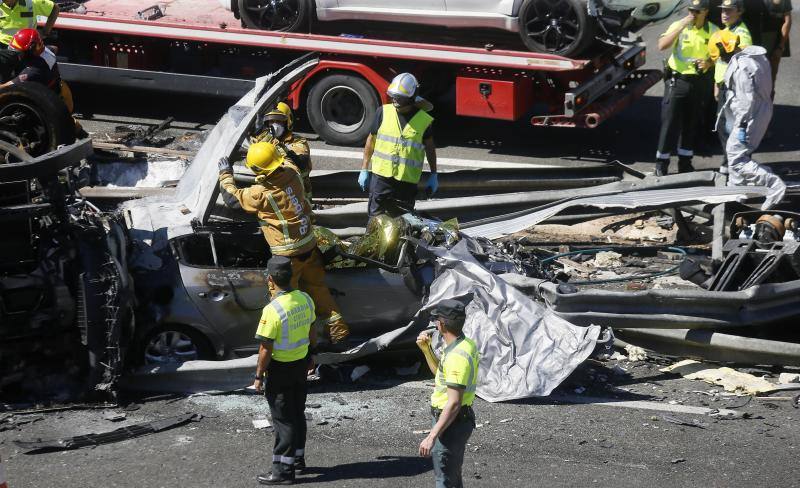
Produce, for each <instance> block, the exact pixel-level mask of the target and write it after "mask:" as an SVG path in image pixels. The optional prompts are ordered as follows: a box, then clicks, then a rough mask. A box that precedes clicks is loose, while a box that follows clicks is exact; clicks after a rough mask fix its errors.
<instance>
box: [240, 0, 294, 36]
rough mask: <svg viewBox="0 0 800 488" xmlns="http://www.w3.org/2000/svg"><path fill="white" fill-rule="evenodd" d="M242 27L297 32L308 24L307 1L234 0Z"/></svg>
mask: <svg viewBox="0 0 800 488" xmlns="http://www.w3.org/2000/svg"><path fill="white" fill-rule="evenodd" d="M236 2H237V6H238V8H239V16H240V17H241V19H242V26H243V27H246V28H248V29H259V30H268V31H278V32H298V31H300V30H302V29H303V28H304V27H305V26H306V25H307V22H308V12H309V10H310V7H309V3H310V2H309V0H236Z"/></svg>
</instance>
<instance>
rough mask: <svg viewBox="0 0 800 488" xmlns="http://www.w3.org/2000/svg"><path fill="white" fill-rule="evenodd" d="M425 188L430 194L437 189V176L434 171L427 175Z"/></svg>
mask: <svg viewBox="0 0 800 488" xmlns="http://www.w3.org/2000/svg"><path fill="white" fill-rule="evenodd" d="M425 188H427V189H428V191H430V192H431V195H433V194H434V193H436V192H437V191H438V190H439V176H438V175H437V174H436V173H435V172H434V173H431V175H430V176H428V184H427V185H425Z"/></svg>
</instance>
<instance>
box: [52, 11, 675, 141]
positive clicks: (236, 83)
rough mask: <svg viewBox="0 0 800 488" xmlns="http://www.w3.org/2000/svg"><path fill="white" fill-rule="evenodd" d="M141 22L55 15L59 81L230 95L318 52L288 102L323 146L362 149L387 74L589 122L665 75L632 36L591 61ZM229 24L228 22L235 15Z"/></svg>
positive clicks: (538, 115) (466, 103) (432, 89)
mask: <svg viewBox="0 0 800 488" xmlns="http://www.w3.org/2000/svg"><path fill="white" fill-rule="evenodd" d="M92 1H93V2H94V1H97V0H92ZM121 3H124V2H121ZM128 3H131V2H130V1H128ZM198 3H202V2H198ZM88 4H89V5H91V2H89V3H88ZM139 17H140V18H138V19H137V18H125V16H124V15H120V16H119V17H115V16H114V14H113V12H112V13H109V12H107V11H105V12H103V15H96V14H93V13H92V11H88V12H87V13H85V14H76V13H62V14H61V16H60V17H59V19H58V22H57V23H56V33H57V36H58V44H59V49H60V51H59V58H60V63H59V64H60V67H61V73H62V76H63V77H64V79H66V80H67V81H69V82H77V83H88V84H101V85H112V86H125V87H134V88H137V89H153V90H162V91H170V92H175V93H193V94H199V95H209V96H231V97H237V96H241V95H242V94H243V93H244V92H246V91H247V90H249V89H250V88H251V87H252V86H253V79H254V78H255V77H257V76H261V75H263V74H265V73H268V72H271V71H273V70H274V69H276V68H277V67H279V66H280V65H282V64H285V63H286V62H288V61H291V60H292V59H294V58H296V57H299V56H301V55H303V54H305V53H308V52H316V53H318V55H319V56H320V59H321V62H320V63H319V66H317V67H316V68H315V69H314V70H313V71H312V72H310V73H309V74H308V75H307V76H306V77H305V78H304V79H302V80H301V81H299V82H297V83H296V84H295V85H294V86H293V87H292V90H291V93H290V96H289V101H290V103H291V105H292V106H293V107H294V109H295V110H304V111H305V112H306V114H307V116H308V121H309V123H310V125H311V126H312V128H313V129H314V130H315V131H316V132H317V133H318V134H319V135H320V137H321V138H322V139H324V140H325V141H326V142H328V143H331V144H342V145H354V144H360V143H361V142H362V141H363V140H364V139H365V138H366V135H367V133H368V131H369V125H370V121H371V120H372V114H374V112H375V110H377V109H378V107H379V106H380V104H382V103H385V102H386V101H387V99H386V95H385V92H386V88H387V86H388V84H389V81H390V80H391V79H392V77H393V76H394V75H395V74H397V73H399V72H402V71H411V72H413V73H415V74H416V75H417V77H418V78H419V79H420V80H421V81H422V85H423V88H424V89H425V90H427V92H425V93H423V95H426V96H429V97H432V98H436V97H438V96H441V95H445V94H448V93H450V94H451V97H452V93H453V92H454V95H455V96H454V98H455V102H454V105H455V113H456V115H460V116H467V117H479V118H487V119H499V120H508V121H517V120H520V119H523V118H529V120H530V123H531V124H532V125H536V126H541V125H554V126H566V127H589V128H592V127H596V126H597V125H599V124H600V123H601V122H603V121H604V120H606V119H608V118H609V117H611V116H612V115H614V114H615V113H617V112H619V111H621V110H622V109H624V108H625V107H627V106H628V105H629V104H630V103H632V102H633V101H635V100H636V99H638V98H640V97H641V96H642V95H644V93H645V92H646V91H647V90H648V89H649V88H650V87H651V86H653V85H654V84H655V83H657V82H658V80H659V79H660V78H661V72H660V71H658V70H640V69H639V68H640V67H641V66H642V65H643V64H644V62H645V48H644V45H643V43H641V42H639V41H637V42H631V43H630V44H629V45H627V46H615V47H611V46H609V47H608V49H606V50H605V52H604V53H602V54H600V55H598V56H596V57H595V58H593V59H570V58H565V57H560V56H554V55H549V54H539V53H532V52H527V51H511V50H494V49H491V48H476V47H459V46H453V45H438V44H418V43H412V42H398V41H385V40H375V39H364V38H355V37H338V36H331V35H314V34H296V33H282V32H266V31H255V30H246V29H240V28H231V27H229V26H228V25H226V24H225V23H224V22H219V23H218V24H216V25H213V24H209V23H192V22H189V21H186V20H184V19H171V18H170V17H169V16H162V17H161V18H157V19H154V20H143V18H153V17H158V15H155V16H153V15H151V13H148V14H147V15H146V16H143V15H141V14H140V15H139ZM230 21H231V22H235V20H234V19H233V15H232V14H231V19H230ZM451 105H452V104H451ZM445 106H447V104H445Z"/></svg>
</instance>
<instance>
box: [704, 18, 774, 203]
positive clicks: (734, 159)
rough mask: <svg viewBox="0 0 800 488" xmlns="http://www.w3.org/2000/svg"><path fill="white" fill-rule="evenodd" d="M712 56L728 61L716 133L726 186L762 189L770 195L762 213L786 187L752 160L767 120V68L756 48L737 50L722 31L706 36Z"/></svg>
mask: <svg viewBox="0 0 800 488" xmlns="http://www.w3.org/2000/svg"><path fill="white" fill-rule="evenodd" d="M710 44H711V47H710V49H711V51H712V55H713V56H715V57H719V58H720V59H722V60H723V61H724V62H726V63H728V68H727V70H726V71H725V78H724V85H725V86H724V90H723V91H722V93H724V97H725V98H724V99H723V100H721V102H722V108H721V109H720V111H719V116H718V117H717V124H716V130H717V132H719V133H721V134H726V135H727V139H726V141H725V144H724V151H725V155H726V158H727V160H728V172H729V175H728V185H729V186H748V185H750V186H765V187H767V188H769V193H768V195H767V199H766V200H765V201H764V204H763V205H762V206H761V209H762V210H768V209H770V208H772V207H774V206H775V205H777V204H778V203H780V201H781V200H782V199H783V195H784V193H785V192H786V184H785V183H784V182H783V180H781V178H780V177H779V176H778V175H776V174H775V173H773V172H772V171H771V170H770V169H769V168H767V167H765V166H762V165H761V164H759V163H758V162H756V161H755V160H753V157H752V156H753V152H755V150H756V149H758V145H759V144H761V139H763V137H764V134H765V133H766V132H767V127H768V126H769V122H770V120H771V119H772V97H771V92H772V68H771V66H770V64H769V59H767V51H766V49H764V48H763V47H761V46H747V47H745V48H744V49H742V48H741V47H740V39H739V36H738V35H737V34H735V33H734V32H731V31H728V30H724V31H722V32H719V33H717V34H715V35H714V36H712V38H711V42H710Z"/></svg>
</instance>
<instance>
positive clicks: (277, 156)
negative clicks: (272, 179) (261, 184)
mask: <svg viewBox="0 0 800 488" xmlns="http://www.w3.org/2000/svg"><path fill="white" fill-rule="evenodd" d="M281 164H283V156H282V155H281V153H279V152H278V151H277V149H275V145H274V144H272V143H270V142H257V143H255V144H251V145H250V148H249V149H248V150H247V160H246V161H245V165H246V166H247V167H248V168H250V171H252V172H253V173H255V174H256V175H268V174H270V173H272V172H273V171H275V170H276V169H277V168H278V167H279V166H280V165H281Z"/></svg>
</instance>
